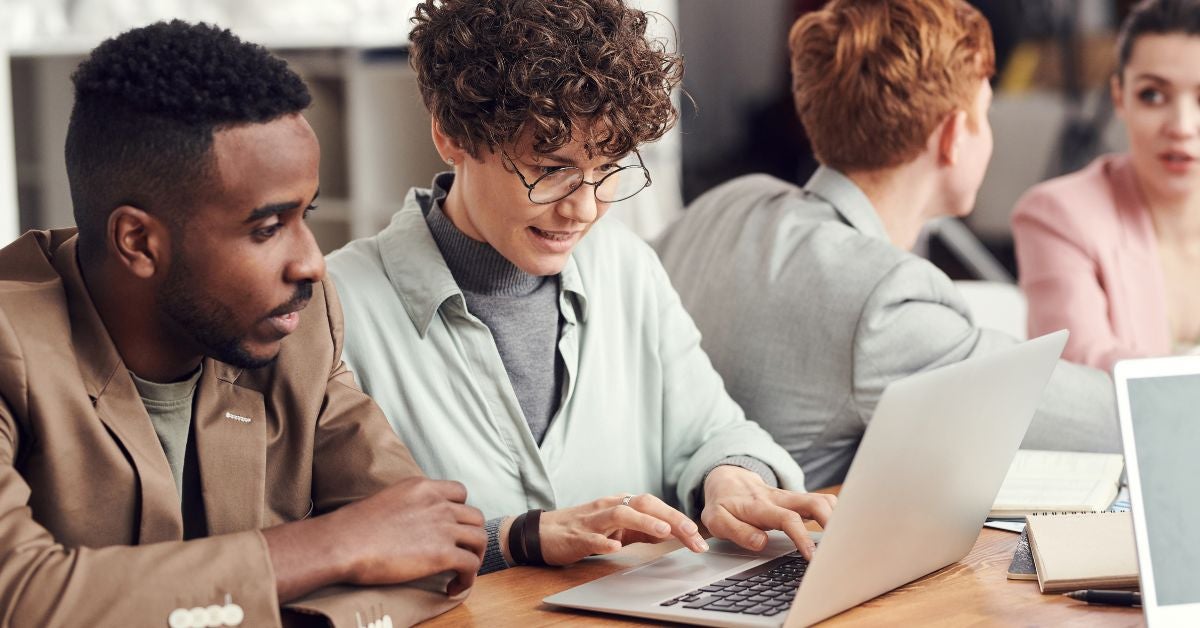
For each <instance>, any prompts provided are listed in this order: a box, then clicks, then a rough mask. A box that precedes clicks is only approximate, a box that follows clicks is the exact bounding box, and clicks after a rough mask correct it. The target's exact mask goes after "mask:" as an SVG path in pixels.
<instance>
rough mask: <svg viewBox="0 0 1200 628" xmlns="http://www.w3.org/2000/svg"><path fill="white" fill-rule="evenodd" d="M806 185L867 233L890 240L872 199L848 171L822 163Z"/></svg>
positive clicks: (848, 220)
mask: <svg viewBox="0 0 1200 628" xmlns="http://www.w3.org/2000/svg"><path fill="white" fill-rule="evenodd" d="M804 189H805V191H807V192H808V193H809V194H812V195H814V196H817V197H818V198H820V199H821V200H823V201H825V202H827V203H829V204H830V205H832V206H833V209H834V210H835V211H837V213H838V214H840V215H841V216H842V218H843V219H844V220H845V221H846V222H847V223H848V224H849V225H850V226H851V227H854V228H855V229H857V230H858V231H860V232H861V233H863V234H864V235H867V236H870V237H872V238H878V239H880V240H886V241H889V242H890V241H891V239H890V238H889V237H888V234H887V230H885V229H884V228H883V221H882V220H880V219H879V214H878V213H877V212H876V211H875V206H874V205H872V204H871V199H869V198H867V195H866V194H865V193H863V191H862V189H861V188H859V187H858V185H857V184H855V183H854V182H853V181H851V180H850V178H849V177H847V176H846V175H844V174H842V173H840V172H838V171H837V170H834V169H833V168H829V167H827V166H821V167H820V168H817V171H816V172H815V173H813V176H812V178H810V179H809V180H808V183H806V184H805V185H804Z"/></svg>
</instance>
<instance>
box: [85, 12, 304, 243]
mask: <svg viewBox="0 0 1200 628" xmlns="http://www.w3.org/2000/svg"><path fill="white" fill-rule="evenodd" d="M71 80H72V81H73V82H74V84H75V106H74V109H72V111H71V122H70V125H69V126H68V129H67V144H66V158H67V178H68V180H69V181H70V186H71V202H72V204H73V205H74V210H75V222H76V224H77V225H78V227H79V247H80V253H81V255H83V256H94V255H96V254H98V253H100V252H102V251H103V250H104V249H103V246H102V244H101V243H102V242H103V239H104V232H105V229H106V226H107V223H108V216H109V214H110V213H111V212H112V210H113V209H116V208H117V207H120V206H121V205H132V206H135V207H138V208H140V209H143V210H145V211H148V212H150V213H153V214H156V215H158V216H161V217H163V218H164V219H165V220H166V221H167V222H168V224H170V225H171V226H172V228H174V229H178V228H179V227H181V226H182V225H183V224H184V223H185V217H186V215H187V213H188V211H189V210H190V209H191V208H192V207H194V206H195V201H196V199H197V198H198V197H200V196H201V195H202V194H203V192H204V188H205V186H206V184H207V183H209V182H210V178H211V175H212V173H213V170H214V167H215V162H214V158H213V155H212V153H211V148H212V142H213V133H214V131H217V130H220V129H222V128H226V127H230V126H237V125H241V124H250V123H265V122H270V121H272V120H274V119H277V118H279V117H281V116H284V115H287V114H291V113H297V112H300V111H302V110H304V109H305V108H306V107H307V106H308V104H309V103H310V102H311V100H312V99H311V96H310V95H309V93H308V88H307V87H306V86H305V85H304V81H302V80H301V79H300V77H299V76H297V75H296V74H295V73H294V72H292V71H291V70H290V69H288V66H287V63H286V62H284V61H283V60H281V59H279V58H276V57H274V56H272V55H271V54H270V53H269V52H267V51H266V49H264V48H263V47H261V46H258V45H255V44H251V43H245V42H242V41H241V40H240V39H238V38H237V37H236V36H235V35H234V34H233V33H231V32H230V31H228V30H225V29H221V28H218V27H215V26H211V25H207V24H188V23H186V22H182V21H179V20H175V21H172V22H159V23H156V24H151V25H149V26H145V27H142V28H136V29H134V30H131V31H128V32H126V33H123V34H121V35H119V36H117V37H115V38H113V39H109V40H107V41H105V42H104V43H102V44H100V45H99V46H97V47H96V49H95V50H93V51H92V53H91V55H90V56H89V57H88V58H87V59H86V60H85V61H84V62H83V63H81V64H80V65H79V67H78V68H77V69H76V70H75V73H74V74H73V75H72V76H71Z"/></svg>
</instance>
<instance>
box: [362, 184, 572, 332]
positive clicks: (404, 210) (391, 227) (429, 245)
mask: <svg viewBox="0 0 1200 628" xmlns="http://www.w3.org/2000/svg"><path fill="white" fill-rule="evenodd" d="M434 182H435V187H434V188H433V189H425V188H412V189H411V190H409V192H408V195H407V196H406V197H405V198H404V206H403V207H401V209H400V211H398V212H396V214H395V215H394V216H393V217H392V221H391V223H389V224H388V226H387V227H386V228H384V230H383V231H381V232H380V233H379V235H378V236H377V238H378V243H379V255H380V258H381V259H382V260H383V269H384V272H385V273H387V277H388V281H390V282H391V284H392V287H393V288H395V289H396V292H397V293H398V294H399V295H400V302H401V303H402V304H403V305H404V310H405V311H406V312H407V313H408V317H409V319H411V320H412V323H413V325H415V326H416V328H417V331H418V333H420V335H421V337H422V338H424V337H425V335H426V334H427V333H428V332H429V326H430V325H431V324H432V323H433V318H434V316H436V315H437V313H438V311H439V310H440V309H441V308H442V306H443V305H444V304H445V303H447V302H448V301H450V302H452V303H455V304H457V307H460V308H463V309H464V310H465V308H466V302H465V300H464V298H463V292H462V289H461V288H460V287H459V286H458V283H457V282H456V281H455V280H454V275H453V274H452V273H451V272H450V267H449V266H447V265H446V259H445V258H444V257H443V256H442V252H441V250H440V249H439V248H438V246H437V242H435V241H434V239H433V234H432V233H431V232H430V231H429V224H428V222H427V221H426V219H425V213H424V211H423V210H422V207H427V206H429V204H430V203H432V202H433V200H434V199H435V198H437V196H435V195H436V192H435V190H441V191H442V193H443V194H444V191H445V190H448V189H449V188H450V186H451V185H452V184H453V182H454V174H453V173H448V172H446V173H441V174H439V175H437V176H436V177H435V178H434ZM559 290H560V291H561V292H563V293H568V294H571V295H572V296H573V300H574V305H575V310H576V312H575V314H576V315H577V316H578V317H579V320H581V321H586V320H587V292H586V291H585V290H584V287H583V280H582V278H581V277H580V275H579V267H578V265H577V264H576V262H575V256H574V255H572V256H571V257H569V258H568V259H567V264H566V266H564V267H563V270H562V273H561V279H560V281H559Z"/></svg>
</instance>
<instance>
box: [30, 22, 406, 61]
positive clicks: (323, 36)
mask: <svg viewBox="0 0 1200 628" xmlns="http://www.w3.org/2000/svg"><path fill="white" fill-rule="evenodd" d="M407 32H408V30H407V28H406V27H405V26H403V25H392V24H389V25H381V26H372V27H356V28H353V29H346V30H336V29H335V30H324V29H316V28H314V29H311V30H310V29H300V30H295V31H284V30H270V31H256V30H253V29H251V30H236V29H234V33H236V34H237V36H238V37H240V38H241V39H242V40H243V41H251V42H254V43H256V44H260V45H262V46H263V47H265V48H269V49H271V50H308V49H322V48H324V49H328V48H348V49H369V48H399V47H405V46H407V45H408V35H407ZM108 37H109V35H103V34H71V35H66V36H63V37H56V38H52V39H46V40H41V41H31V42H24V43H17V44H14V45H10V47H9V49H8V51H9V55H10V56H12V57H18V58H21V57H80V56H85V55H87V54H88V53H89V52H91V51H92V49H93V48H95V47H96V46H98V45H99V44H100V43H101V42H102V41H104V40H105V39H108Z"/></svg>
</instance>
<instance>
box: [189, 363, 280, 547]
mask: <svg viewBox="0 0 1200 628" xmlns="http://www.w3.org/2000/svg"><path fill="white" fill-rule="evenodd" d="M240 374H241V370H240V369H237V368H234V367H232V366H230V365H228V364H223V363H220V362H216V361H214V360H211V359H207V360H205V361H204V374H203V375H201V377H200V384H199V386H198V387H197V390H196V402H195V406H194V407H195V415H194V416H193V420H192V437H193V438H195V439H196V457H197V459H198V460H199V461H200V485H201V490H202V492H203V495H204V510H205V514H206V520H207V523H208V533H209V534H210V535H217V534H226V533H229V532H238V531H242V530H257V529H258V528H260V527H262V520H263V508H264V504H266V500H265V490H266V476H267V415H266V404H265V403H264V400H263V396H262V394H261V393H259V392H258V391H255V390H251V389H249V388H244V387H242V386H238V385H237V384H236V383H235V382H236V381H237V378H238V375H240Z"/></svg>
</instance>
